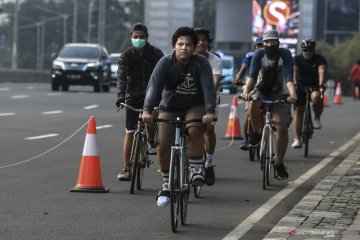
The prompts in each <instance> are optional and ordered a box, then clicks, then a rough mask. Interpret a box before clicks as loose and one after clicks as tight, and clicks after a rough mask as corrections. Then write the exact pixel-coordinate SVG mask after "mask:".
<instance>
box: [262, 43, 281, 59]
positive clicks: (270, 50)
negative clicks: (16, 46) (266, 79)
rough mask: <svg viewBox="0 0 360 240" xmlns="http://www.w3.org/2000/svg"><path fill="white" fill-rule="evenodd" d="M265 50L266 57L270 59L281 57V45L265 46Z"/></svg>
mask: <svg viewBox="0 0 360 240" xmlns="http://www.w3.org/2000/svg"><path fill="white" fill-rule="evenodd" d="M264 49H265V54H266V56H267V57H268V58H270V59H273V58H275V57H277V56H279V43H278V44H275V45H271V46H265V45H264Z"/></svg>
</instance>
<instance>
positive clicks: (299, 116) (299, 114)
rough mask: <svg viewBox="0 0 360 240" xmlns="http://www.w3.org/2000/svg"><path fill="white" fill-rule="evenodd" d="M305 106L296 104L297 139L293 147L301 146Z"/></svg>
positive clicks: (295, 125)
mask: <svg viewBox="0 0 360 240" xmlns="http://www.w3.org/2000/svg"><path fill="white" fill-rule="evenodd" d="M304 112H305V107H304V106H296V108H295V112H294V113H295V114H294V134H295V139H294V142H293V144H292V145H291V146H292V147H293V148H301V131H302V125H303V120H304Z"/></svg>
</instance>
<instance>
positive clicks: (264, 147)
mask: <svg viewBox="0 0 360 240" xmlns="http://www.w3.org/2000/svg"><path fill="white" fill-rule="evenodd" d="M268 134H269V130H268V128H266V127H265V128H264V132H263V136H262V139H261V152H260V161H261V171H262V186H263V189H264V190H266V186H267V178H268V175H269V172H268V171H269V168H268V164H269V161H268V160H269V136H268Z"/></svg>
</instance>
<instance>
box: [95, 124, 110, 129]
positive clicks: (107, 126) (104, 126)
mask: <svg viewBox="0 0 360 240" xmlns="http://www.w3.org/2000/svg"><path fill="white" fill-rule="evenodd" d="M112 126H113V125H111V124H108V125H101V126H97V127H96V129H103V128H111V127H112Z"/></svg>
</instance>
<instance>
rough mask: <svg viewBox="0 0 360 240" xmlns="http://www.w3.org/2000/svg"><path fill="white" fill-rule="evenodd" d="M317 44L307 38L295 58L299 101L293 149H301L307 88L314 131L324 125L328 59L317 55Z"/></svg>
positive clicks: (295, 78)
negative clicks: (312, 112) (311, 108)
mask: <svg viewBox="0 0 360 240" xmlns="http://www.w3.org/2000/svg"><path fill="white" fill-rule="evenodd" d="M315 47H316V42H315V41H314V40H313V39H310V38H306V39H304V40H303V41H302V42H301V53H300V54H298V55H296V56H295V57H294V59H293V60H294V83H295V85H296V93H297V95H298V101H297V102H296V103H295V104H294V110H295V118H294V133H295V139H294V142H293V144H292V145H291V146H292V147H293V148H301V147H302V143H301V138H300V135H301V131H302V125H303V119H304V112H305V103H306V88H307V87H309V88H310V91H311V95H310V98H311V102H312V103H313V104H312V107H313V110H314V114H315V118H314V121H313V127H314V129H320V128H321V127H322V124H321V122H320V117H321V114H322V112H323V109H324V102H323V100H322V98H321V95H322V93H321V90H323V89H324V85H325V75H326V65H327V63H326V59H325V57H323V56H322V55H320V54H317V53H315Z"/></svg>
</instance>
